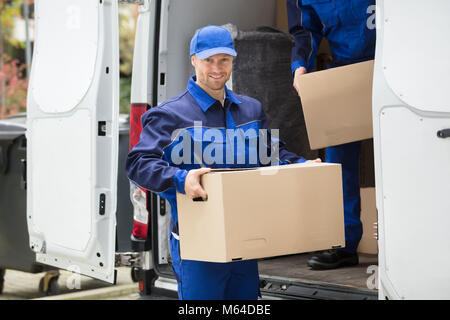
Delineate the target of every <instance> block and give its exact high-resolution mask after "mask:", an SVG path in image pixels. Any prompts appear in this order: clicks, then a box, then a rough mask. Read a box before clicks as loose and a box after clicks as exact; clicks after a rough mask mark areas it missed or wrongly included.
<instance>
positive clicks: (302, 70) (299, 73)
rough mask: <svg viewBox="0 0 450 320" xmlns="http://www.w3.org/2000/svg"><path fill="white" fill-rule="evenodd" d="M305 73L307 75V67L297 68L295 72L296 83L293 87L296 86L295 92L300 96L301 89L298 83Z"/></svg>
mask: <svg viewBox="0 0 450 320" xmlns="http://www.w3.org/2000/svg"><path fill="white" fill-rule="evenodd" d="M305 73H306V68H305V67H300V68H297V70H295V73H294V83H293V85H294V88H295V90H297V94H298V95H299V96H300V88H299V87H298V86H297V82H298V79H299V78H300V77H301V76H302V75H304V74H305Z"/></svg>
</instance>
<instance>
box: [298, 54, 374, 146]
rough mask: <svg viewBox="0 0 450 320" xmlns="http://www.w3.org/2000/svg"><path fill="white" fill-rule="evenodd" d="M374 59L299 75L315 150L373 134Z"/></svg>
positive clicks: (306, 117) (307, 123)
mask: <svg viewBox="0 0 450 320" xmlns="http://www.w3.org/2000/svg"><path fill="white" fill-rule="evenodd" d="M373 65H374V63H373V60H371V61H367V62H361V63H356V64H352V65H348V66H344V67H338V68H333V69H328V70H323V71H318V72H311V73H307V74H304V75H303V76H301V77H299V81H298V83H297V85H298V87H299V88H300V98H301V101H302V107H303V113H304V116H305V122H306V129H307V132H308V138H309V144H310V146H311V149H321V148H325V147H329V146H336V145H340V144H344V143H349V142H353V141H360V140H365V139H370V138H372V137H373V126H372V82H373Z"/></svg>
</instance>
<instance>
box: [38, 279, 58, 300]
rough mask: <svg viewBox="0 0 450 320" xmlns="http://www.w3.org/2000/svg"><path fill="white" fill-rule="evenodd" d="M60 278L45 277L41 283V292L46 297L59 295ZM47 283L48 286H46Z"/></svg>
mask: <svg viewBox="0 0 450 320" xmlns="http://www.w3.org/2000/svg"><path fill="white" fill-rule="evenodd" d="M58 278H59V276H58V277H45V276H44V277H43V278H41V280H40V281H39V292H40V293H41V294H43V295H46V296H53V295H56V294H58V293H59V285H58ZM45 281H47V286H46V285H45Z"/></svg>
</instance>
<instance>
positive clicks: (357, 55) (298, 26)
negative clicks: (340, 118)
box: [286, 0, 375, 269]
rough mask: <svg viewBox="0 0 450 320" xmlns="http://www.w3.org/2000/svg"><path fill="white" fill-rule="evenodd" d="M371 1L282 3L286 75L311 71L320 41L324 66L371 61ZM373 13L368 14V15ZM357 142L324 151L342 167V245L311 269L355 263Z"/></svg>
mask: <svg viewBox="0 0 450 320" xmlns="http://www.w3.org/2000/svg"><path fill="white" fill-rule="evenodd" d="M374 2H375V0H287V1H286V4H287V12H288V26H289V32H290V34H291V35H293V37H294V41H295V46H294V48H293V50H292V70H291V71H292V74H293V76H294V87H295V89H296V90H297V92H298V94H299V96H300V97H301V95H302V93H301V92H300V91H299V88H298V87H297V83H298V78H299V77H301V76H302V75H303V74H305V73H307V72H311V71H313V70H314V64H315V59H316V53H317V50H318V48H319V45H320V42H321V40H322V38H323V37H326V38H327V39H328V41H329V44H330V49H331V52H332V55H333V60H332V62H331V64H330V66H329V67H330V68H333V67H339V66H344V65H348V64H352V63H357V62H363V61H368V60H372V59H374V56H375V25H374V24H373V23H371V20H372V19H371V18H372V15H371V14H373V12H374V10H375V3H374ZM372 11H373V12H372ZM360 146H361V142H359V141H357V142H352V143H347V144H343V145H339V146H333V147H328V148H327V149H326V158H325V162H331V163H340V164H342V179H343V194H344V219H345V238H346V246H345V248H343V249H338V250H328V251H325V252H323V253H321V254H318V255H315V256H313V257H312V258H311V259H309V260H308V265H309V266H310V267H311V268H312V269H334V268H338V267H341V266H348V265H357V264H358V263H359V259H358V254H357V252H356V250H357V248H358V244H359V242H360V240H361V237H362V224H361V220H360V213H361V200H360V187H359V166H358V165H359V151H360Z"/></svg>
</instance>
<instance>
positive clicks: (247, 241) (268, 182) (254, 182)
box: [177, 163, 345, 262]
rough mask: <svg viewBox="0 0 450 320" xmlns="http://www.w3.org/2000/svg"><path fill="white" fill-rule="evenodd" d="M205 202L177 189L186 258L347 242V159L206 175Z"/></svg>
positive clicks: (224, 258)
mask: <svg viewBox="0 0 450 320" xmlns="http://www.w3.org/2000/svg"><path fill="white" fill-rule="evenodd" d="M201 183H202V186H203V187H204V189H205V190H206V192H207V193H208V199H207V201H204V202H196V201H193V200H191V199H189V198H188V197H187V196H186V195H182V194H177V207H178V221H179V232H180V251H181V258H182V259H187V260H199V261H210V262H230V261H236V260H247V259H256V258H263V257H272V256H280V255H287V254H296V253H302V252H311V251H316V250H325V249H331V248H333V247H339V246H342V247H343V246H345V234H344V233H345V230H344V213H343V200H342V175H341V166H340V165H339V164H316V163H308V164H291V165H286V166H277V167H264V168H258V169H254V170H243V171H223V172H221V171H216V172H212V173H208V174H206V175H204V176H202V180H201Z"/></svg>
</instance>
